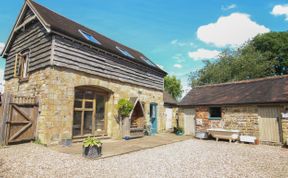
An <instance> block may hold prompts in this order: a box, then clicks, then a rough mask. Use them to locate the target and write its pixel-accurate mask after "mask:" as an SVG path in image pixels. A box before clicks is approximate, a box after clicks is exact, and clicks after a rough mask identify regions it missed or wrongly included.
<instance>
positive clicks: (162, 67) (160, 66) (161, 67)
mask: <svg viewBox="0 0 288 178" xmlns="http://www.w3.org/2000/svg"><path fill="white" fill-rule="evenodd" d="M156 65H157V66H158V67H159V68H160V69H162V70H163V69H164V66H162V65H160V64H156Z"/></svg>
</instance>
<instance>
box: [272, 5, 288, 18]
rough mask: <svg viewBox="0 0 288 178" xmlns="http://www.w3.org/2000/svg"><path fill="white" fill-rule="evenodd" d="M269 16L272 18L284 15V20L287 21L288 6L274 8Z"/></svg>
mask: <svg viewBox="0 0 288 178" xmlns="http://www.w3.org/2000/svg"><path fill="white" fill-rule="evenodd" d="M271 14H272V15H274V16H280V15H284V16H285V17H286V19H285V20H286V21H288V4H286V5H276V6H274V7H273V10H272V12H271Z"/></svg>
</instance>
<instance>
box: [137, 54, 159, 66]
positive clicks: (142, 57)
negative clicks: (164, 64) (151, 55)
mask: <svg viewBox="0 0 288 178" xmlns="http://www.w3.org/2000/svg"><path fill="white" fill-rule="evenodd" d="M140 58H141V59H142V60H143V61H145V62H146V63H147V64H149V65H150V66H156V65H155V64H154V63H153V62H152V61H150V60H149V59H147V58H146V57H144V56H140Z"/></svg>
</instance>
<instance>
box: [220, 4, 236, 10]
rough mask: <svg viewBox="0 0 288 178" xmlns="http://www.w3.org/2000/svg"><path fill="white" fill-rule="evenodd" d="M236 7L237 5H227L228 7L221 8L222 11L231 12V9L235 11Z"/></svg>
mask: <svg viewBox="0 0 288 178" xmlns="http://www.w3.org/2000/svg"><path fill="white" fill-rule="evenodd" d="M236 7H237V5H236V4H230V5H228V6H222V8H221V9H222V10H223V11H228V10H231V9H235V8H236Z"/></svg>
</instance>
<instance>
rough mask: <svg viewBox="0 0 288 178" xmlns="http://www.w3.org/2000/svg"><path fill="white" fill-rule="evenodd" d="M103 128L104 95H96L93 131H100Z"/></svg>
mask: <svg viewBox="0 0 288 178" xmlns="http://www.w3.org/2000/svg"><path fill="white" fill-rule="evenodd" d="M103 130H105V97H104V96H100V95H97V96H96V122H95V131H98V132H101V131H103Z"/></svg>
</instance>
